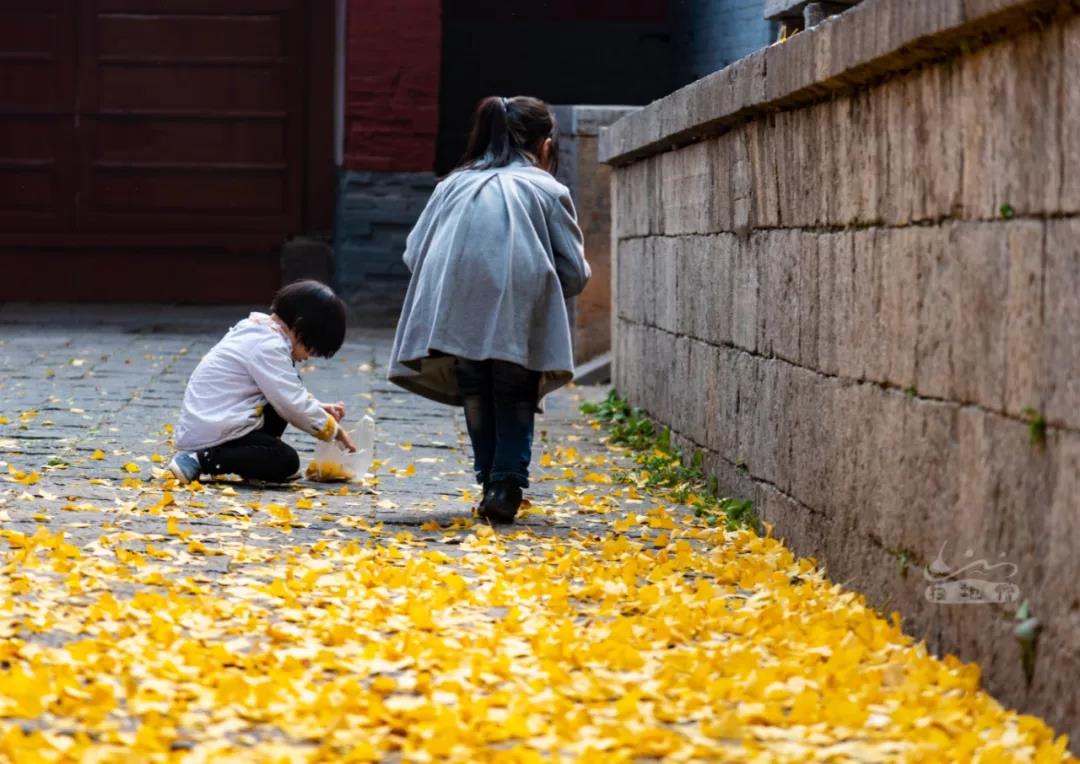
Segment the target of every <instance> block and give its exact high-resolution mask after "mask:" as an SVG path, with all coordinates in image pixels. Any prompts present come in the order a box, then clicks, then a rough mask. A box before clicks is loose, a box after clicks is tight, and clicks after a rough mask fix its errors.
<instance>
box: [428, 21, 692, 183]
mask: <svg viewBox="0 0 1080 764" xmlns="http://www.w3.org/2000/svg"><path fill="white" fill-rule="evenodd" d="M667 5H668V3H667V0H589V2H580V0H534V1H532V2H522V0H513V1H512V2H505V1H500V0H452V2H444V3H443V46H442V85H441V88H440V94H439V140H438V149H437V155H436V172H437V173H439V174H443V173H446V172H448V171H449V170H450V169H452V168H453V166H454V164H455V163H456V162H457V160H458V158H459V157H460V156H461V154H462V152H463V151H464V148H465V136H466V134H467V133H468V130H469V119H470V117H471V115H472V110H473V108H474V107H475V106H476V103H477V101H479V100H480V99H481V98H483V97H484V96H487V95H493V94H494V95H503V96H509V95H534V96H538V97H540V98H543V99H544V100H545V101H547V102H549V103H552V104H571V103H590V104H629V105H635V104H646V103H648V102H649V101H652V100H654V99H656V98H659V97H661V96H663V95H666V94H667V93H668V92H669V90H670V84H671V74H670V69H671V67H670V51H669V42H668V21H667Z"/></svg>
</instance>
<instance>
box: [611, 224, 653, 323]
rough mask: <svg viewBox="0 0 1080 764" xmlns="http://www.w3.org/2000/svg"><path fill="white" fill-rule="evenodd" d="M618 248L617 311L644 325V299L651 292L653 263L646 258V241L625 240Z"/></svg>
mask: <svg viewBox="0 0 1080 764" xmlns="http://www.w3.org/2000/svg"><path fill="white" fill-rule="evenodd" d="M617 247H618V252H617V255H616V261H617V263H618V269H617V271H616V284H615V311H616V313H617V314H618V315H619V316H622V317H624V318H628V319H630V320H631V321H637V322H638V323H643V322H644V319H645V308H644V299H645V294H646V292H648V291H650V287H649V282H650V280H651V277H652V267H651V265H652V263H651V262H649V261H647V260H646V256H645V239H625V240H623V241H621V242H619V243H618V244H617ZM647 263H648V265H649V268H648V269H646V264H647ZM646 274H647V276H646Z"/></svg>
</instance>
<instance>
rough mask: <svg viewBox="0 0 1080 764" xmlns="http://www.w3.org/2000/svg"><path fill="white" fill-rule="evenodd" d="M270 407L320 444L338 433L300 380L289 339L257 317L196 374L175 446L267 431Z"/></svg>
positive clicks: (189, 447) (187, 447)
mask: <svg viewBox="0 0 1080 764" xmlns="http://www.w3.org/2000/svg"><path fill="white" fill-rule="evenodd" d="M267 403H269V404H270V405H271V406H273V407H274V409H275V410H276V411H277V413H278V414H280V415H281V418H282V419H284V420H285V421H286V422H288V423H289V424H291V425H293V426H294V427H296V428H298V429H300V430H303V431H304V432H306V433H309V434H311V435H314V436H315V437H316V438H318V439H319V440H332V439H333V438H334V436H335V435H336V434H337V421H336V420H335V419H334V417H332V416H330V415H329V414H327V413H326V412H325V411H323V409H322V407H321V406H320V404H319V401H317V400H315V398H314V397H313V396H312V395H311V394H310V393H309V392H308V391H307V388H305V387H304V384H303V382H301V381H300V376H299V374H297V372H296V368H295V367H294V366H293V361H292V350H291V345H290V343H289V339H288V337H286V336H285V334H284V332H283V331H282V329H281V328H280V327H279V326H278V325H277V324H276V323H275V322H274V321H273V319H271V318H270V316H268V315H266V314H265V313H252V314H251V315H250V316H248V317H247V318H246V319H244V320H243V321H241V322H240V323H238V324H237V325H236V326H234V327H233V328H231V329H230V330H229V332H228V334H226V335H225V337H224V338H222V340H221V341H220V342H218V344H216V345H214V347H213V348H211V349H210V352H208V353H207V354H206V355H205V356H204V357H203V359H202V360H201V361H200V362H199V365H198V366H196V367H195V371H194V372H192V374H191V379H190V380H189V381H188V386H187V390H186V391H185V393H184V405H183V409H182V411H181V413H180V423H179V425H178V426H177V428H176V447H177V448H178V449H179V450H181V451H199V450H202V449H204V448H210V447H211V446H217V445H220V444H222V443H225V442H227V441H230V440H235V439H236V438H240V437H242V436H244V435H247V434H248V433H249V432H252V431H254V430H257V429H258V428H260V427H262V424H263V408H264V407H265V406H266V404H267Z"/></svg>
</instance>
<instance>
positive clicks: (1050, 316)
mask: <svg viewBox="0 0 1080 764" xmlns="http://www.w3.org/2000/svg"><path fill="white" fill-rule="evenodd" d="M1045 258H1046V260H1045V265H1044V268H1045V275H1044V281H1043V294H1044V295H1045V300H1046V303H1045V306H1044V310H1043V316H1044V318H1043V320H1044V324H1043V327H1044V329H1043V330H1044V334H1043V341H1042V352H1043V362H1042V369H1043V378H1044V380H1045V382H1044V384H1045V385H1046V392H1045V402H1046V404H1045V405H1046V410H1045V412H1044V413H1045V416H1046V419H1047V421H1049V422H1051V423H1056V424H1061V425H1065V426H1067V427H1070V428H1072V429H1074V430H1075V429H1077V428H1080V221H1077V220H1075V219H1073V220H1051V221H1047V223H1046V255H1045Z"/></svg>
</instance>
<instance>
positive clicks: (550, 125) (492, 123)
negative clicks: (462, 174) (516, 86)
mask: <svg viewBox="0 0 1080 764" xmlns="http://www.w3.org/2000/svg"><path fill="white" fill-rule="evenodd" d="M548 138H550V139H551V166H550V167H549V168H548V169H549V170H550V172H551V174H552V175H554V174H555V173H556V172H557V171H558V169H559V125H558V123H557V122H556V121H555V115H554V114H552V112H551V107H549V106H548V105H547V104H546V103H544V102H543V101H541V100H540V99H539V98H533V97H531V96H514V97H513V98H500V97H499V96H488V97H487V98H485V99H484V100H482V101H481V102H480V103H479V104H478V105H477V107H476V112H475V113H474V114H473V124H472V130H471V131H470V133H469V142H468V144H467V145H466V148H465V154H464V156H462V157H461V161H460V162H458V166H457V167H456V168H455V169H458V170H485V169H488V168H489V167H505V166H506V165H508V164H510V163H511V162H513V161H514V160H516V159H526V160H528V161H530V162H532V163H533V164H536V163H537V162H538V161H539V158H540V147H541V146H543V145H544V141H546V140H547V139H548Z"/></svg>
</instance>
